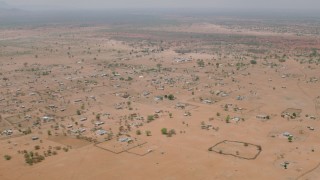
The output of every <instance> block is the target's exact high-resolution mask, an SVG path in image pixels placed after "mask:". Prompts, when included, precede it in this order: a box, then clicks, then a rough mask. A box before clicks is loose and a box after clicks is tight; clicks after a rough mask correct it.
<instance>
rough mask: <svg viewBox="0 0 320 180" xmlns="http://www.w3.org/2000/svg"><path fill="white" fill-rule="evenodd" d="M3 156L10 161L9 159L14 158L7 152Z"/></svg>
mask: <svg viewBox="0 0 320 180" xmlns="http://www.w3.org/2000/svg"><path fill="white" fill-rule="evenodd" d="M3 157H4V159H5V160H7V161H9V160H10V159H11V158H12V157H11V156H10V155H7V154H6V155H4V156H3Z"/></svg>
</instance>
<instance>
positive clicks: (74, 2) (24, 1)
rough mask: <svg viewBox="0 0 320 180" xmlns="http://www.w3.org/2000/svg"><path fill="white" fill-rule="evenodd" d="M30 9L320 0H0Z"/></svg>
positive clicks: (311, 1) (313, 5)
mask: <svg viewBox="0 0 320 180" xmlns="http://www.w3.org/2000/svg"><path fill="white" fill-rule="evenodd" d="M0 1H5V2H6V3H8V4H10V5H13V6H18V7H27V8H32V7H34V8H43V9H56V8H67V9H107V8H167V7H169V8H228V9H238V8H239V9H248V8H249V9H253V8H255V9H303V10H305V9H312V10H317V9H318V10H320V0H0Z"/></svg>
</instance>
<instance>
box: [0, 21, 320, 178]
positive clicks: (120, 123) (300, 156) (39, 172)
mask: <svg viewBox="0 0 320 180" xmlns="http://www.w3.org/2000/svg"><path fill="white" fill-rule="evenodd" d="M108 28H110V26H103V25H97V26H96V27H91V28H88V27H87V28H85V27H82V28H77V27H75V26H70V27H65V26H64V27H59V26H57V27H55V28H53V27H50V28H49V27H47V28H46V27H41V28H38V29H37V28H35V29H20V30H12V29H11V30H10V29H5V30H1V31H3V33H4V35H3V37H1V51H0V52H1V62H0V63H1V66H0V70H1V71H0V72H1V75H0V77H1V83H0V85H1V89H0V90H1V92H0V99H2V100H1V101H0V106H1V121H0V130H1V132H4V130H8V129H12V130H13V134H12V135H10V136H7V135H5V134H2V135H1V137H0V138H1V141H0V143H1V146H0V156H1V158H0V179H1V180H11V179H15V180H19V179H21V180H22V179H23V180H28V179H30V180H31V179H52V180H54V179H57V180H58V179H59V180H60V179H70V180H73V179H77V180H79V179H101V178H102V179H162V180H163V179H165V180H174V179H190V180H191V179H237V180H238V179H266V180H267V179H288V180H291V179H319V178H320V167H319V163H320V161H319V158H318V157H319V156H320V145H319V143H318V139H319V132H318V131H319V128H320V124H319V118H320V117H319V115H320V98H319V96H320V94H319V89H320V84H319V81H317V80H316V79H319V78H320V74H319V72H320V71H319V65H318V63H308V62H307V60H306V59H307V58H308V56H307V55H306V56H304V57H302V58H301V56H298V55H297V54H298V53H300V52H301V54H303V53H302V52H304V53H307V52H308V53H309V52H311V51H309V49H308V48H309V47H314V48H320V44H317V43H315V42H317V40H318V39H319V37H317V39H316V40H315V42H313V43H314V44H308V45H306V46H305V47H303V48H299V47H300V46H303V43H302V42H306V41H308V40H309V39H308V38H309V37H297V36H295V35H294V34H293V33H291V34H285V35H283V34H278V33H274V32H271V31H269V32H252V31H246V32H245V34H243V33H242V31H244V30H242V31H241V32H240V30H239V31H235V30H228V29H226V27H222V26H221V25H213V24H208V23H201V24H200V26H197V25H192V26H190V27H189V28H188V31H189V32H197V33H207V32H209V33H211V32H215V33H216V32H218V33H225V34H237V35H255V36H258V37H261V38H262V39H268V37H270V39H269V40H270V42H272V40H274V42H275V44H274V45H273V46H272V47H270V49H268V50H267V52H266V54H258V55H252V54H250V53H249V52H247V51H246V50H247V49H252V48H253V49H254V47H252V46H251V45H243V44H242V45H241V44H238V45H234V47H233V48H234V49H232V48H230V47H228V45H222V46H221V45H208V44H202V45H201V43H200V40H198V41H197V42H195V43H196V44H197V48H200V47H201V48H203V49H206V48H208V46H209V47H210V48H211V46H212V49H216V48H218V49H219V48H220V50H221V51H220V50H219V51H216V50H213V51H214V52H213V53H206V52H205V50H203V52H200V51H199V52H190V53H187V54H183V55H181V54H178V53H176V52H175V50H176V49H177V48H182V47H185V46H188V43H187V42H186V44H183V42H179V38H178V39H177V40H176V41H175V40H174V39H173V40H171V41H170V40H168V41H165V42H162V44H156V45H154V44H152V43H148V40H144V41H140V42H136V41H131V40H132V39H135V38H144V37H143V36H138V35H137V34H135V32H134V33H132V34H130V32H127V33H125V34H123V37H126V38H127V41H124V40H122V41H120V40H118V39H117V38H118V37H119V33H116V35H115V32H114V33H101V30H105V29H108ZM184 28H185V27H184V26H181V27H167V28H164V29H157V31H166V32H175V33H176V32H182V30H183V29H184ZM142 29H144V30H146V29H150V28H142ZM153 30H154V29H152V30H151V31H153ZM150 34H151V35H147V34H146V36H145V37H149V36H152V33H150ZM120 35H121V34H120ZM114 36H115V37H116V38H114ZM281 38H283V41H281V43H284V44H285V46H282V44H281V43H278V44H276V42H277V39H281ZM164 39H166V38H164ZM258 39H259V38H258ZM294 40H296V41H297V42H296V43H293V44H290V42H293V41H294ZM203 41H204V42H207V40H203ZM299 42H301V44H299ZM157 43H160V42H157ZM181 43H182V44H181ZM160 46H163V47H165V49H164V50H163V51H161V50H159V49H160ZM280 47H282V48H280ZM263 48H265V47H263ZM304 48H306V49H308V50H305V49H304ZM152 49H153V51H152ZM257 49H259V48H257ZM274 54H277V55H279V56H280V55H283V54H286V56H285V62H279V60H278V58H277V57H275V55H274ZM177 57H180V58H185V59H186V58H190V62H181V63H179V62H175V60H176V58H177ZM253 58H254V59H256V61H257V64H250V60H252V59H253ZM316 58H319V57H316ZM316 58H315V59H316ZM199 60H204V62H205V65H204V67H199V63H198V61H199ZM302 60H305V61H303V62H301V61H302ZM240 62H241V63H243V66H240V67H239V68H237V65H236V64H237V63H240ZM158 64H160V65H158ZM271 66H272V67H271ZM129 77H130V78H132V80H130V78H129ZM169 94H173V95H174V97H175V99H174V100H169V99H168V98H165V95H169ZM223 94H225V95H223ZM156 96H161V97H162V98H163V99H162V100H155V98H156ZM239 97H241V100H239V99H238V98H239ZM237 99H238V100H237ZM203 100H210V101H211V103H207V104H206V103H204V101H203ZM179 103H182V104H184V105H185V108H184V109H180V108H179V107H177V104H179ZM288 108H296V109H300V110H301V111H302V112H301V114H300V115H299V116H298V117H295V118H292V119H291V118H290V117H288V118H287V117H281V113H282V112H283V111H284V110H286V109H288ZM78 111H79V112H78ZM158 111H159V112H158ZM188 113H189V115H188ZM97 114H100V115H97ZM155 114H157V116H159V117H158V118H156V116H154V115H155ZM218 114H219V115H218ZM258 115H267V116H268V118H266V119H259V118H257V117H256V116H258ZM27 116H30V118H27ZM44 116H49V117H53V119H54V120H49V121H48V122H47V121H45V120H44V119H43V117H44ZM98 116H99V117H98ZM148 116H154V118H153V119H154V120H151V122H147V121H148ZM170 116H171V117H170ZM228 117H229V118H228ZM234 117H239V121H236V120H234V119H233V118H234ZM313 117H314V118H313ZM84 118H85V119H84ZM81 119H82V120H81ZM226 119H230V120H228V121H229V122H227V120H226ZM36 122H38V123H39V124H35V123H36ZM98 122H103V123H102V124H99V125H97V124H95V123H98ZM207 125H209V126H207ZM202 126H205V128H202ZM310 127H312V128H313V129H311V128H310ZM28 128H30V129H31V131H32V132H31V134H27V135H24V134H23V133H22V132H23V130H24V129H28ZM162 128H167V129H168V131H169V130H171V129H174V130H175V133H176V134H173V135H172V137H167V136H166V135H163V134H161V129H162ZM80 129H85V131H83V132H77V131H78V130H79V131H80ZM99 129H103V130H105V131H106V134H104V135H98V134H97V132H98V131H97V130H99ZM137 130H140V131H141V135H138V134H137V132H136V131H137ZM49 131H50V132H49ZM146 131H150V135H149V136H147V135H146ZM285 132H288V133H290V134H291V135H292V136H293V140H292V142H289V141H288V137H286V136H284V135H283V133H285ZM108 134H109V135H108ZM32 137H38V138H39V139H38V140H32ZM121 137H122V138H123V137H128V138H130V139H131V140H132V141H133V144H129V143H131V142H119V138H121ZM109 138H112V139H111V140H108V139H109ZM224 140H230V141H240V142H243V143H250V144H254V145H257V146H260V147H261V153H260V154H259V155H258V156H257V158H256V159H253V160H247V159H242V158H238V157H235V156H230V155H224V154H223V153H216V152H213V151H208V149H209V148H210V147H212V146H214V145H215V144H217V143H219V142H221V141H224ZM139 142H141V143H140V144H142V145H140V146H135V143H136V144H139ZM95 143H100V144H95ZM37 145H38V146H40V149H38V150H36V149H35V146H37ZM97 146H99V147H103V148H99V147H97ZM56 147H60V148H66V149H68V151H67V152H65V151H64V150H63V149H59V150H58V149H57V148H56ZM104 148H105V149H104ZM50 149H56V150H55V151H56V153H57V154H56V155H48V156H47V157H45V160H43V161H42V162H40V163H36V164H33V165H32V166H30V165H28V164H26V163H25V160H24V154H23V153H22V152H21V151H23V150H26V151H28V152H30V151H33V152H38V153H39V154H42V153H44V152H45V151H47V150H50ZM119 149H120V150H119ZM110 150H111V151H113V150H115V151H116V152H117V153H114V152H111V151H110ZM220 150H221V151H225V152H226V153H228V152H232V153H234V152H236V151H238V152H239V154H238V155H239V156H241V154H243V156H245V157H251V156H252V155H254V154H255V153H256V149H255V148H253V147H251V146H248V147H239V144H232V143H230V144H228V145H226V146H223V147H220V149H219V151H220ZM4 155H10V156H11V157H12V159H11V160H5V159H4V158H2V157H4ZM285 162H288V165H287V169H285V168H284V167H283V166H282V164H284V163H285Z"/></svg>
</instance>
